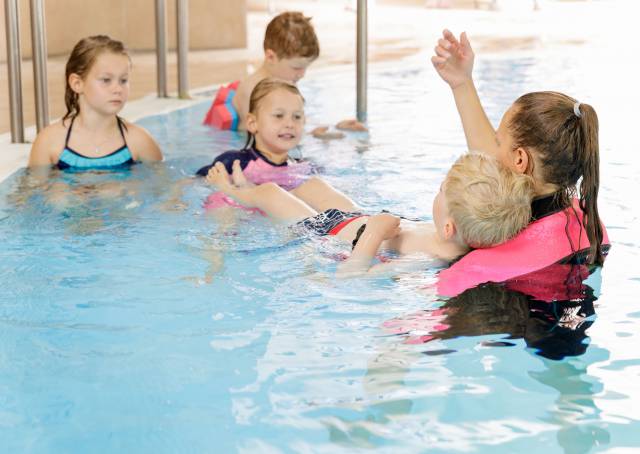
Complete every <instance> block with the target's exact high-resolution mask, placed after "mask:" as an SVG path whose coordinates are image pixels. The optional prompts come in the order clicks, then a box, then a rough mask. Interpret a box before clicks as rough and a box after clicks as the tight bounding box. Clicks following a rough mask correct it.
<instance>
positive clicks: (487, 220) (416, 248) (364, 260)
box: [207, 153, 533, 275]
mask: <svg viewBox="0 0 640 454" xmlns="http://www.w3.org/2000/svg"><path fill="white" fill-rule="evenodd" d="M207 180H208V181H209V182H211V183H213V184H215V185H216V186H217V187H218V188H219V189H220V190H222V191H224V192H225V193H226V194H228V195H229V196H231V197H233V198H234V199H235V200H237V201H238V202H240V203H242V204H243V205H246V206H250V207H256V208H259V209H260V210H262V211H264V212H265V213H267V214H268V215H269V216H271V217H273V218H275V219H279V220H284V221H289V222H296V227H297V228H298V229H302V230H307V231H310V232H312V233H314V234H317V235H335V236H337V237H338V238H340V239H342V240H344V241H347V242H349V243H351V244H352V245H353V252H352V254H351V256H350V257H349V258H348V259H347V260H346V261H345V262H343V263H341V264H340V266H339V268H338V271H339V274H343V275H350V274H360V273H362V272H367V271H368V270H369V269H370V268H371V262H372V260H373V258H374V257H375V256H376V254H377V253H378V251H379V249H381V248H382V249H386V250H389V251H392V252H395V253H398V254H400V255H413V256H417V255H427V256H430V257H432V258H436V259H441V260H445V261H451V260H454V259H456V258H457V257H459V256H461V255H464V254H465V253H467V252H468V251H469V249H470V247H487V246H491V245H495V244H498V243H502V242H504V241H506V240H508V239H509V238H511V237H513V236H515V235H516V234H517V233H518V232H519V231H520V230H521V229H522V228H523V227H524V226H525V225H527V223H528V222H529V219H530V217H531V199H532V195H533V185H532V181H531V178H530V177H528V176H526V175H520V174H516V173H513V172H511V171H510V170H508V169H506V168H504V167H503V166H501V165H500V164H499V163H498V162H497V161H496V160H495V159H493V158H491V157H489V156H487V155H485V154H480V153H468V154H465V155H464V156H462V157H461V158H459V159H458V160H457V161H456V162H455V164H454V165H453V166H452V167H451V170H450V171H449V173H448V174H447V177H446V178H445V180H444V182H443V184H442V186H441V188H440V192H439V193H438V195H437V196H436V198H435V200H434V203H433V223H426V222H415V221H407V220H401V219H400V218H399V217H397V216H394V215H392V214H389V213H386V212H383V213H380V214H375V215H366V214H363V213H362V212H360V211H359V210H358V209H357V207H356V206H355V205H351V206H350V207H349V206H347V205H346V204H345V203H344V199H340V200H339V203H338V204H339V205H340V206H339V207H337V206H334V205H335V204H334V203H333V201H332V200H329V199H327V200H326V201H325V203H324V204H321V205H317V204H316V206H315V207H314V206H313V205H311V204H309V203H307V201H306V200H305V199H304V198H300V197H296V196H295V195H294V194H291V193H288V192H286V191H284V190H282V189H281V188H280V187H278V186H277V185H275V184H273V183H266V184H262V185H259V186H253V185H251V184H250V183H248V182H247V181H246V180H245V179H244V178H243V175H242V171H241V169H240V165H239V161H235V162H234V165H233V172H232V176H231V177H230V176H229V174H228V172H227V170H226V169H225V167H224V166H223V165H222V164H221V163H218V164H216V165H215V166H214V167H212V168H211V169H210V171H209V174H208V176H207ZM302 186H304V184H303V185H302ZM337 208H339V209H337ZM387 266H388V264H383V265H377V266H376V267H373V268H372V270H373V269H375V268H378V267H387Z"/></svg>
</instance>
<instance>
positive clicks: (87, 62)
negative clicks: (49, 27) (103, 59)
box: [62, 35, 130, 122]
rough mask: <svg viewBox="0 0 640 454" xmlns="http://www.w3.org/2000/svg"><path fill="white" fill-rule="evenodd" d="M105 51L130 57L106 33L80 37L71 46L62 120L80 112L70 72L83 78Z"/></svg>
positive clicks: (124, 49)
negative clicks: (71, 83)
mask: <svg viewBox="0 0 640 454" xmlns="http://www.w3.org/2000/svg"><path fill="white" fill-rule="evenodd" d="M106 52H110V53H112V54H118V55H124V56H125V57H127V58H130V57H129V52H128V51H127V48H126V47H125V45H124V44H123V43H122V41H118V40H115V39H112V38H110V37H109V36H106V35H95V36H89V37H87V38H82V39H81V40H80V41H78V43H77V44H76V45H75V46H74V47H73V50H72V51H71V55H69V59H68V60H67V66H66V68H65V83H66V87H65V91H64V103H65V105H66V106H67V113H66V114H65V115H64V117H62V121H63V122H64V121H65V120H66V119H68V118H73V117H75V116H76V115H78V114H79V113H80V105H79V103H78V94H77V93H76V92H75V91H73V90H72V89H71V87H70V86H69V76H71V74H77V75H78V76H80V77H81V78H82V79H84V78H85V77H86V76H87V74H89V71H91V67H92V66H93V64H94V63H95V62H96V60H97V59H98V57H99V56H100V55H102V54H103V53H106Z"/></svg>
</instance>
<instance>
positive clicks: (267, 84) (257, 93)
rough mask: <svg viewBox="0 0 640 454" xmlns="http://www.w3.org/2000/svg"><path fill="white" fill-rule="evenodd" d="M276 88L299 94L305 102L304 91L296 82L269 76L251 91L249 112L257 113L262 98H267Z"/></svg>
mask: <svg viewBox="0 0 640 454" xmlns="http://www.w3.org/2000/svg"><path fill="white" fill-rule="evenodd" d="M276 90H285V91H288V92H289V93H293V94H294V95H298V96H300V99H302V103H303V104H304V97H303V96H302V93H300V90H298V87H296V86H295V85H294V84H292V83H291V82H287V81H286V80H282V79H276V78H274V77H267V78H265V79H262V80H261V81H260V82H258V83H257V84H256V86H255V87H254V88H253V90H252V91H251V97H250V98H249V113H252V114H254V115H257V113H258V109H259V108H260V103H261V102H262V100H263V99H264V98H266V97H267V96H268V95H269V93H272V92H274V91H276Z"/></svg>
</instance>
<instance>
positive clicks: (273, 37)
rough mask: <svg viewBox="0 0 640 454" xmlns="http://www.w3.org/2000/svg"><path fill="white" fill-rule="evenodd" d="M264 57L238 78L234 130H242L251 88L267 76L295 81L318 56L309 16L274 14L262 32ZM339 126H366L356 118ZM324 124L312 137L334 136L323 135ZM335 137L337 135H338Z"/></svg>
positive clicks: (364, 128) (345, 127)
mask: <svg viewBox="0 0 640 454" xmlns="http://www.w3.org/2000/svg"><path fill="white" fill-rule="evenodd" d="M263 47H264V60H263V62H262V65H261V66H260V68H258V70H257V71H256V72H254V73H253V74H251V75H250V76H248V77H247V78H246V79H244V80H242V81H240V84H239V85H238V88H237V89H236V94H235V96H234V98H233V100H232V101H231V102H232V104H233V107H234V108H235V109H236V111H237V112H238V116H239V117H240V123H239V126H238V129H246V127H247V126H246V120H247V114H248V113H249V99H250V98H251V92H252V91H253V89H254V87H255V86H256V85H257V84H258V82H260V81H261V80H263V79H266V78H268V77H271V78H276V79H282V80H285V81H287V82H290V83H292V84H296V83H297V82H298V81H299V80H300V79H302V78H303V77H304V75H305V73H306V71H307V68H308V67H309V66H310V65H311V63H313V62H314V61H315V60H316V59H317V58H318V56H319V55H320V44H319V42H318V37H317V36H316V32H315V30H314V28H313V25H311V18H309V17H305V16H304V15H303V14H302V13H300V12H293V11H287V12H284V13H281V14H279V15H277V16H276V17H274V18H273V19H272V20H271V22H269V24H268V25H267V29H266V31H265V35H264V43H263ZM336 127H337V128H339V129H347V130H354V131H366V127H365V126H364V125H363V124H362V123H359V122H358V121H356V120H343V121H341V122H340V123H338V124H337V125H336ZM327 129H328V128H327V127H320V128H316V129H314V131H313V132H312V133H313V134H314V136H316V137H326V138H334V137H336V134H332V135H327ZM338 136H339V134H338Z"/></svg>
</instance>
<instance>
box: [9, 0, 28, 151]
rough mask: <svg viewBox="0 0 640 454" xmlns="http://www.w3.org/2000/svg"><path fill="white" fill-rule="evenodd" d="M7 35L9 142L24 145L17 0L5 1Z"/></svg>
mask: <svg viewBox="0 0 640 454" xmlns="http://www.w3.org/2000/svg"><path fill="white" fill-rule="evenodd" d="M4 11H5V18H4V19H5V26H6V30H5V31H6V34H7V72H8V73H9V74H8V76H9V114H10V116H11V142H13V143H24V115H23V112H22V70H21V64H22V56H21V54H20V11H19V9H18V0H5V1H4Z"/></svg>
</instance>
